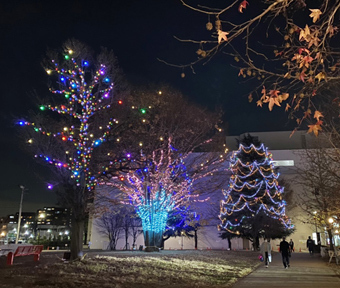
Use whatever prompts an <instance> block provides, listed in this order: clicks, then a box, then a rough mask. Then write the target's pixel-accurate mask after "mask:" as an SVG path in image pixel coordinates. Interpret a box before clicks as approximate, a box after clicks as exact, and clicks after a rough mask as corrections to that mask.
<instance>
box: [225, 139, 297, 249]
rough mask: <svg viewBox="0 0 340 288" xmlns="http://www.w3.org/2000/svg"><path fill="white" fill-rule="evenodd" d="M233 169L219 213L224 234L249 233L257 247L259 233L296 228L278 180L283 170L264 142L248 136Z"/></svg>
mask: <svg viewBox="0 0 340 288" xmlns="http://www.w3.org/2000/svg"><path fill="white" fill-rule="evenodd" d="M230 170H231V172H232V176H231V177H230V180H229V188H228V189H227V190H224V191H223V193H224V196H225V198H224V200H222V201H221V213H220V215H219V218H220V219H221V221H222V223H221V224H220V225H219V228H220V229H221V230H222V231H224V233H223V237H222V238H228V237H245V238H247V239H249V240H251V241H253V245H254V249H257V248H258V245H259V242H258V239H259V237H269V238H279V237H282V236H283V235H287V234H289V233H290V232H292V225H291V224H290V221H289V219H288V217H287V216H286V215H285V201H284V200H282V194H283V193H284V188H283V187H280V186H279V184H278V178H279V173H277V174H276V173H275V171H274V165H273V163H272V156H271V154H270V153H269V152H268V151H267V148H266V147H265V146H264V144H261V145H260V144H259V143H258V141H254V139H253V138H252V137H251V136H250V135H248V136H245V137H244V139H243V140H242V142H241V143H240V145H239V149H238V150H237V151H235V152H233V154H232V155H231V157H230Z"/></svg>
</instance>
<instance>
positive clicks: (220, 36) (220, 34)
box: [217, 30, 229, 44]
mask: <svg viewBox="0 0 340 288" xmlns="http://www.w3.org/2000/svg"><path fill="white" fill-rule="evenodd" d="M217 33H218V44H220V43H221V42H222V40H224V41H227V40H228V38H227V35H228V34H229V32H224V31H222V30H218V31H217Z"/></svg>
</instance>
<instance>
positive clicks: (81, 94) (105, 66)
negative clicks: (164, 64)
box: [18, 40, 124, 259]
mask: <svg viewBox="0 0 340 288" xmlns="http://www.w3.org/2000/svg"><path fill="white" fill-rule="evenodd" d="M43 65H44V69H45V71H46V73H47V74H48V75H49V76H50V77H51V83H53V84H52V86H51V88H50V92H51V96H52V97H51V98H52V99H51V98H50V99H49V100H48V101H49V104H45V103H43V102H41V103H40V104H39V105H40V110H41V113H42V114H44V115H43V116H41V115H35V116H32V118H33V119H34V121H31V122H29V121H25V120H22V121H19V123H18V124H19V125H22V126H26V127H27V128H28V129H26V131H27V134H26V136H27V143H28V144H29V146H30V150H33V151H35V153H36V155H35V157H36V158H37V159H38V160H42V161H45V162H44V163H46V164H48V165H49V166H50V167H51V168H52V170H53V171H54V172H55V179H54V182H55V184H57V186H56V190H57V193H58V195H59V196H60V202H61V203H62V205H66V206H67V207H70V208H71V209H72V234H71V258H72V259H75V258H77V257H79V256H80V255H81V254H82V246H83V230H84V220H85V218H86V214H87V205H88V203H89V202H90V201H92V197H93V191H94V188H95V186H96V181H97V179H96V176H97V175H100V174H101V173H102V171H105V167H104V166H103V165H102V161H100V162H101V165H98V161H96V159H94V158H96V157H94V151H95V149H96V148H97V147H99V146H100V145H101V144H102V143H104V142H105V141H107V140H108V135H109V132H110V131H113V130H114V129H117V127H119V125H118V120H117V119H116V118H114V117H112V116H111V115H117V113H115V114H114V113H113V112H112V110H114V108H116V107H117V106H119V105H120V104H122V100H121V98H118V95H121V94H120V93H121V91H122V90H124V87H123V86H121V85H120V84H122V83H123V82H122V81H121V71H120V70H119V68H118V66H117V61H116V59H115V57H114V55H113V53H112V52H108V51H106V50H105V49H103V51H102V52H101V53H100V54H99V55H98V57H97V58H94V57H93V56H92V53H90V51H89V49H88V47H86V46H85V45H84V44H82V43H81V42H78V41H76V40H70V41H68V42H66V43H65V44H64V46H63V50H62V52H61V53H57V52H50V53H49V54H48V57H47V59H46V60H45V61H44V63H43ZM114 92H115V95H114ZM114 96H115V97H114ZM115 110H117V109H115ZM106 111H108V112H110V111H111V113H105V112H106ZM51 112H55V113H51ZM97 156H98V155H97ZM98 173H99V174H98ZM50 188H52V187H51V185H50Z"/></svg>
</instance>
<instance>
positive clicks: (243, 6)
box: [238, 0, 249, 13]
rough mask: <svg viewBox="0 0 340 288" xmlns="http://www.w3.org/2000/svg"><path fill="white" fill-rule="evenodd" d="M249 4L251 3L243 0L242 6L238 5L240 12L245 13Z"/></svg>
mask: <svg viewBox="0 0 340 288" xmlns="http://www.w3.org/2000/svg"><path fill="white" fill-rule="evenodd" d="M247 5H249V3H248V2H247V1H246V0H243V1H242V2H241V4H240V6H238V12H240V13H243V9H246V8H247Z"/></svg>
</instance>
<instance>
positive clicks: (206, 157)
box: [103, 88, 225, 251]
mask: <svg viewBox="0 0 340 288" xmlns="http://www.w3.org/2000/svg"><path fill="white" fill-rule="evenodd" d="M139 93H140V94H139V95H140V97H139V98H137V100H138V101H136V103H135V104H134V106H133V109H134V110H135V111H136V114H138V115H141V116H142V117H137V118H136V119H137V120H138V123H135V124H133V125H131V127H130V130H129V132H131V133H133V135H134V143H135V144H134V143H131V145H130V146H128V145H127V141H124V143H121V144H120V141H118V142H119V144H118V145H122V149H120V150H121V151H124V153H125V157H126V159H130V161H129V162H128V163H127V164H126V163H125V164H126V166H125V170H120V171H119V173H118V174H117V173H116V174H115V175H114V173H112V174H110V171H108V172H107V173H106V175H108V176H109V175H110V176H111V178H110V176H109V177H108V179H109V181H107V180H106V181H103V185H104V184H105V185H107V186H113V187H115V189H118V190H120V191H122V192H123V194H124V195H125V196H126V197H125V198H126V199H125V203H130V204H131V205H133V206H134V207H135V210H136V213H137V214H138V215H139V217H140V218H141V220H142V226H143V231H144V239H145V246H146V247H147V251H150V250H153V249H156V250H157V249H158V248H159V247H161V245H162V237H163V233H164V231H165V230H166V223H167V221H168V218H169V215H173V213H174V211H176V210H177V211H179V209H184V207H187V206H188V205H189V203H190V201H195V200H199V194H200V192H201V191H205V192H206V191H209V190H211V189H213V187H216V185H217V184H215V183H212V182H209V180H211V179H212V178H213V177H216V176H215V175H214V172H216V171H217V170H218V165H219V164H220V163H221V162H222V161H223V154H224V153H223V151H222V153H221V152H220V153H198V152H197V153H194V151H200V149H208V146H209V145H210V146H212V144H211V142H212V141H211V139H212V138H211V137H213V136H214V134H215V132H217V133H219V132H221V131H222V129H221V128H219V127H218V126H217V124H218V121H219V120H218V115H216V114H214V113H208V112H207V111H204V110H203V109H201V108H198V107H196V106H194V105H192V104H190V103H188V102H187V101H185V100H184V99H183V96H182V95H181V94H180V93H179V92H177V91H174V90H172V89H169V88H165V89H164V90H163V89H162V90H161V91H158V93H150V92H149V93H145V94H144V93H142V92H141V91H140V92H139ZM137 139H139V140H137ZM223 149H225V148H223V146H222V145H221V146H220V149H219V150H220V151H221V150H223ZM210 151H211V150H210ZM112 155H114V152H112ZM221 156H222V157H221ZM112 163H113V164H112V166H113V167H114V165H120V164H119V163H118V162H117V161H116V162H115V161H112ZM115 163H116V164H115ZM203 178H204V179H205V180H206V181H203ZM203 182H204V184H203ZM209 185H210V186H211V188H209ZM203 186H204V188H203Z"/></svg>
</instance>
